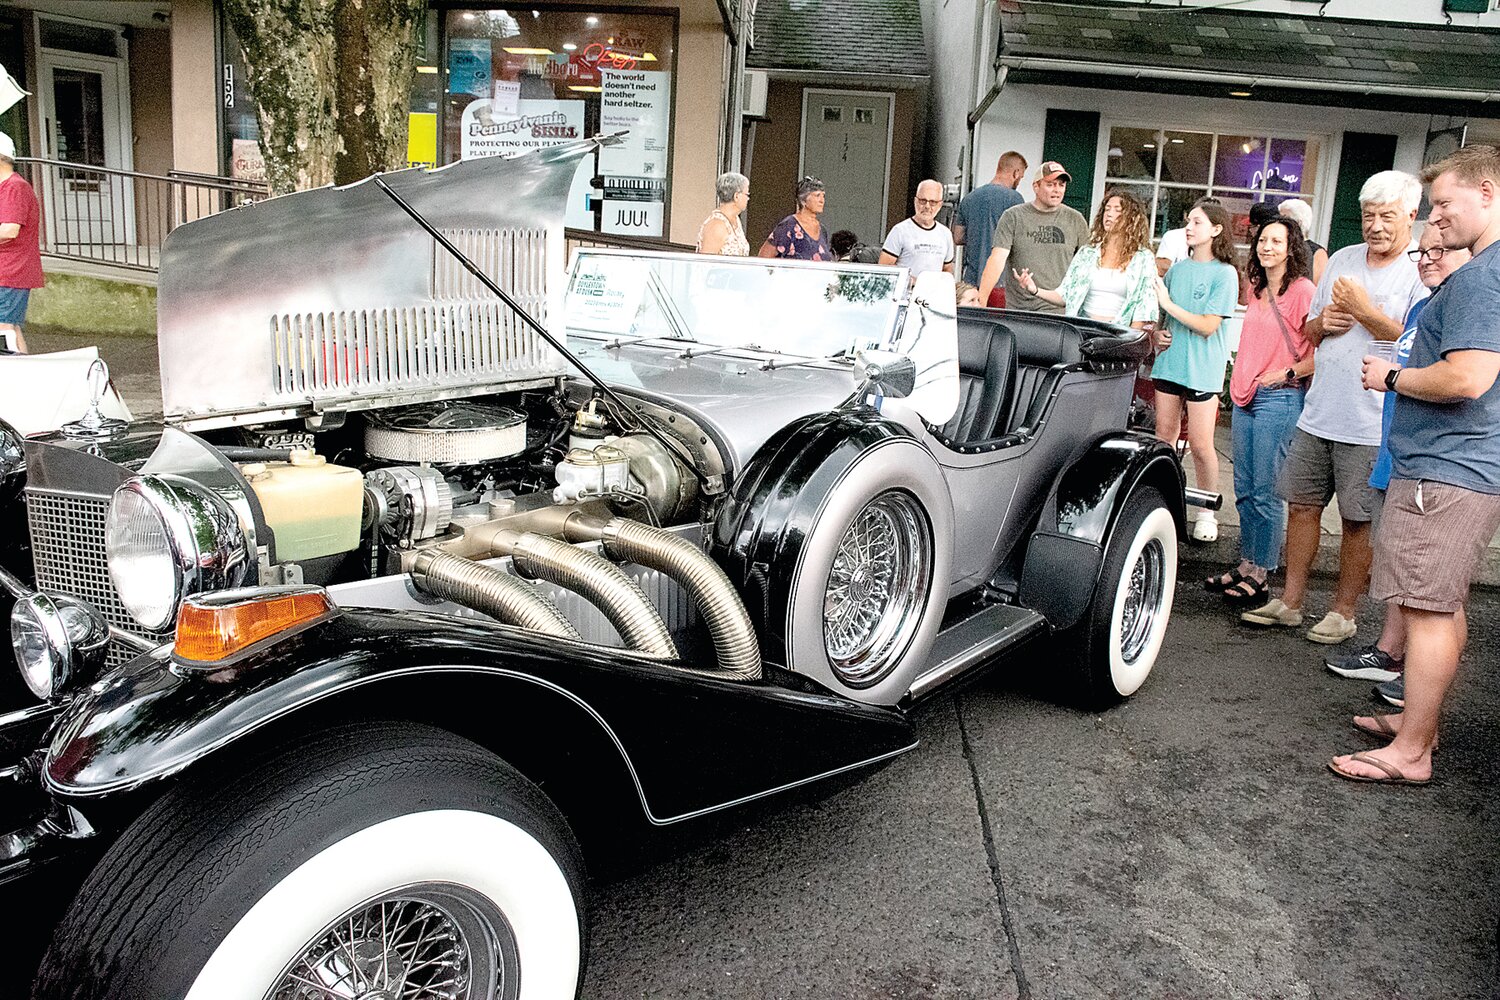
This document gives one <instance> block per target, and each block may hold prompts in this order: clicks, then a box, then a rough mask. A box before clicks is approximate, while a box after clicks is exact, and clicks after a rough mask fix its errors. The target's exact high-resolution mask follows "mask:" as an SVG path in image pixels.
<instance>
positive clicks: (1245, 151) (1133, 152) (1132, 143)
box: [1106, 126, 1321, 249]
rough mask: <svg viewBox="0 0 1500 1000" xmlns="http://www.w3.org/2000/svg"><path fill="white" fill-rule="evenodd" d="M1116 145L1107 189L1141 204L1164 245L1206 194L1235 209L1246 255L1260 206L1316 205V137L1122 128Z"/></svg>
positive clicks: (1113, 136)
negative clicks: (1254, 209) (1253, 210)
mask: <svg viewBox="0 0 1500 1000" xmlns="http://www.w3.org/2000/svg"><path fill="white" fill-rule="evenodd" d="M1109 144H1110V149H1109V169H1108V172H1107V174H1106V177H1107V181H1106V183H1107V184H1108V185H1109V186H1110V187H1115V186H1118V187H1121V188H1124V189H1126V190H1128V191H1130V192H1131V193H1132V194H1134V195H1135V196H1136V197H1138V198H1140V199H1141V203H1142V204H1143V205H1145V206H1146V207H1147V208H1148V209H1149V210H1150V212H1151V220H1152V232H1153V233H1154V234H1155V235H1156V236H1157V237H1158V238H1159V237H1160V236H1161V235H1162V234H1163V233H1165V232H1166V231H1167V230H1169V229H1175V228H1177V227H1178V226H1180V225H1182V219H1183V216H1184V215H1185V214H1186V212H1187V211H1188V209H1190V208H1192V207H1193V203H1194V202H1195V201H1197V200H1198V199H1199V198H1202V197H1203V196H1204V195H1209V194H1211V195H1213V196H1214V197H1216V198H1218V199H1219V200H1220V201H1222V202H1223V203H1224V207H1225V208H1227V209H1229V212H1230V214H1231V215H1232V216H1233V218H1234V234H1233V235H1234V241H1235V243H1236V245H1238V246H1239V247H1240V248H1241V249H1245V248H1246V246H1247V243H1248V241H1249V238H1250V235H1249V230H1250V206H1251V205H1253V204H1254V203H1256V202H1258V201H1265V202H1270V203H1271V204H1276V203H1277V202H1280V201H1283V200H1285V199H1287V198H1301V199H1303V200H1304V201H1306V202H1308V204H1313V197H1314V187H1315V180H1316V177H1317V172H1318V154H1319V151H1320V149H1321V143H1320V141H1319V140H1318V139H1315V138H1295V139H1294V138H1280V137H1275V136H1267V135H1233V134H1229V133H1224V134H1218V133H1213V132H1188V131H1174V130H1166V129H1150V128H1142V127H1139V126H1121V127H1119V128H1112V129H1110V132H1109ZM1314 211H1316V208H1315V209H1314Z"/></svg>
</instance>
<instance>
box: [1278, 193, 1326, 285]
mask: <svg viewBox="0 0 1500 1000" xmlns="http://www.w3.org/2000/svg"><path fill="white" fill-rule="evenodd" d="M1276 210H1277V211H1278V212H1279V213H1280V214H1282V215H1284V216H1286V217H1287V218H1288V219H1291V220H1292V221H1293V222H1295V223H1296V224H1297V225H1299V226H1301V227H1302V235H1303V236H1305V237H1307V249H1309V250H1311V251H1312V280H1313V284H1315V285H1316V284H1317V283H1318V282H1319V281H1322V280H1323V269H1324V268H1325V267H1327V266H1328V251H1327V250H1325V249H1324V248H1323V245H1322V244H1321V243H1315V242H1313V238H1312V231H1313V230H1312V227H1313V217H1312V206H1311V205H1309V204H1308V203H1307V202H1305V201H1303V200H1302V199H1301V198H1288V199H1287V200H1286V201H1284V202H1282V203H1281V204H1279V205H1277V206H1276Z"/></svg>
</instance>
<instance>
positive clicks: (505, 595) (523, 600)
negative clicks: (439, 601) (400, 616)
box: [411, 549, 582, 641]
mask: <svg viewBox="0 0 1500 1000" xmlns="http://www.w3.org/2000/svg"><path fill="white" fill-rule="evenodd" d="M411 581H412V584H413V585H415V586H416V588H417V589H418V590H421V591H422V592H423V593H426V594H431V595H432V596H433V597H441V598H443V599H444V600H447V601H452V602H453V603H454V604H461V605H463V606H464V607H466V608H473V609H474V610H475V611H479V612H483V613H484V614H487V615H489V616H490V617H491V618H494V619H495V620H496V621H501V622H504V623H505V624H507V625H516V626H519V627H520V628H524V629H530V630H531V631H533V632H541V633H543V634H545V635H555V636H558V637H559V638H563V639H577V640H580V641H582V636H580V635H579V634H578V630H577V629H576V628H574V627H573V623H572V622H570V621H568V619H567V618H566V617H564V616H563V613H562V612H561V611H559V610H558V609H557V605H555V604H553V603H552V601H551V600H549V599H548V598H547V597H546V595H544V594H541V593H539V592H538V591H537V589H536V588H535V587H533V586H531V585H530V584H528V583H526V582H525V581H523V580H518V579H516V578H515V577H514V576H511V575H510V574H509V573H502V572H501V571H500V570H498V569H492V568H491V567H489V566H481V565H480V564H479V563H476V562H474V561H473V560H471V559H465V558H463V557H462V556H453V555H448V554H447V553H445V552H436V551H433V550H431V549H425V550H423V551H421V552H418V553H417V556H416V558H415V559H414V560H413V562H412V567H411Z"/></svg>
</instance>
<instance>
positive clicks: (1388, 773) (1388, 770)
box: [1328, 753, 1432, 787]
mask: <svg viewBox="0 0 1500 1000" xmlns="http://www.w3.org/2000/svg"><path fill="white" fill-rule="evenodd" d="M1349 759H1350V760H1357V761H1359V762H1360V763H1361V764H1368V765H1370V766H1371V767H1373V768H1375V769H1376V770H1377V771H1381V772H1384V774H1385V777H1383V778H1371V777H1369V776H1367V775H1363V774H1354V773H1353V772H1350V771H1345V770H1344V769H1343V768H1341V767H1339V766H1338V765H1337V764H1335V763H1334V762H1333V761H1331V760H1330V761H1329V762H1328V770H1330V771H1332V772H1333V773H1334V774H1336V775H1338V776H1339V777H1340V778H1343V779H1344V780H1345V781H1358V782H1360V783H1362V784H1366V785H1411V786H1412V787H1421V786H1422V785H1430V784H1432V779H1431V778H1408V777H1407V776H1406V775H1405V774H1404V773H1403V772H1402V771H1401V769H1400V768H1398V767H1396V766H1395V765H1393V764H1387V763H1386V762H1385V761H1383V760H1381V759H1380V758H1378V757H1371V756H1370V755H1369V754H1367V753H1357V754H1353V755H1351V756H1350V758H1349Z"/></svg>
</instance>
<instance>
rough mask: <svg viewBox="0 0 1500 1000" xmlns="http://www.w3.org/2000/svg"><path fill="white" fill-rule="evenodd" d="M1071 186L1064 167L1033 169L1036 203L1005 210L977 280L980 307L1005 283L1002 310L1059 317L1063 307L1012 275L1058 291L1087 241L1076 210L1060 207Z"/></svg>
mask: <svg viewBox="0 0 1500 1000" xmlns="http://www.w3.org/2000/svg"><path fill="white" fill-rule="evenodd" d="M1070 180H1072V178H1071V177H1069V176H1068V172H1067V171H1066V170H1064V169H1063V165H1062V164H1061V163H1058V162H1057V161H1056V160H1048V161H1047V162H1046V163H1043V164H1042V165H1041V166H1040V167H1039V168H1037V175H1036V180H1035V181H1033V182H1032V185H1031V189H1032V191H1034V192H1035V193H1036V198H1035V199H1034V200H1032V201H1029V202H1027V203H1025V204H1024V205H1016V206H1015V207H1014V208H1008V209H1006V210H1005V214H1004V215H1002V216H1000V221H999V222H998V223H997V224H996V225H995V238H994V240H993V241H992V242H991V244H990V259H989V262H988V263H986V264H985V265H984V274H983V275H982V276H981V277H980V279H979V301H981V302H988V301H989V297H990V292H991V291H992V290H993V289H994V287H995V286H996V285H998V284H999V283H1000V279H1001V278H1004V279H1005V304H1006V306H1007V307H1008V308H1011V309H1028V310H1030V311H1032V312H1051V313H1060V312H1062V311H1063V307H1062V306H1060V305H1055V304H1053V303H1051V302H1048V301H1047V300H1046V299H1043V298H1039V297H1038V296H1035V295H1032V294H1031V293H1029V292H1027V291H1026V289H1024V288H1022V287H1021V283H1020V282H1018V281H1017V280H1016V274H1017V273H1019V272H1021V271H1030V272H1031V275H1032V277H1034V278H1035V279H1036V284H1037V287H1039V288H1056V287H1057V286H1058V285H1060V284H1062V280H1063V275H1064V274H1066V273H1067V271H1068V264H1069V263H1070V262H1071V261H1072V260H1073V255H1074V254H1075V253H1077V252H1078V248H1079V247H1081V246H1083V245H1084V244H1085V243H1087V242H1088V240H1089V223H1088V220H1087V219H1085V218H1084V217H1083V216H1082V215H1080V214H1079V213H1078V211H1077V210H1076V209H1073V208H1069V207H1068V206H1067V205H1064V204H1063V195H1065V194H1067V192H1068V181H1070Z"/></svg>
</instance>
